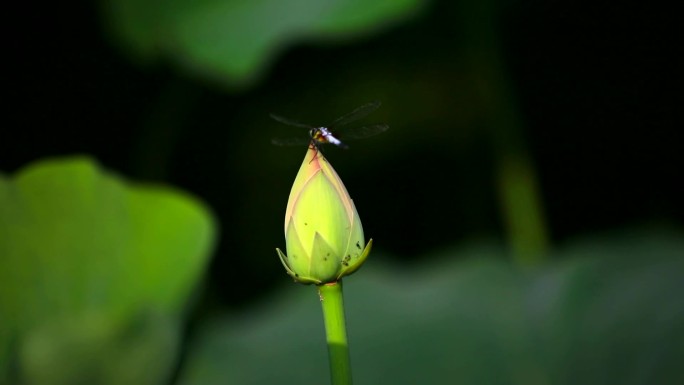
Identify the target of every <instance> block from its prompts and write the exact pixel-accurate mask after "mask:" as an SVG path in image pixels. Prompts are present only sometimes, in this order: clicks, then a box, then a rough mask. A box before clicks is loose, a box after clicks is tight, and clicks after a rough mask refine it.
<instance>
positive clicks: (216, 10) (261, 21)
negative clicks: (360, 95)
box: [103, 0, 425, 85]
mask: <svg viewBox="0 0 684 385" xmlns="http://www.w3.org/2000/svg"><path fill="white" fill-rule="evenodd" d="M424 2H425V1H424V0H398V1H397V0H372V1H364V0H331V1H317V0H295V1H279V0H255V1H252V0H202V1H192V0H173V1H164V2H159V1H153V0H143V1H140V0H103V9H104V14H105V18H106V22H107V23H108V25H109V26H110V28H111V32H112V34H113V36H114V38H115V39H116V40H118V43H119V45H120V46H122V47H124V49H125V51H126V52H127V53H129V54H132V55H133V56H135V57H137V58H138V59H142V60H145V61H149V60H152V59H154V58H156V57H158V56H161V57H168V58H171V59H173V61H175V62H176V63H178V64H180V65H181V66H183V67H184V68H186V69H188V70H189V71H190V72H192V73H194V74H197V75H201V76H203V77H210V78H212V79H213V80H215V81H218V82H220V83H224V84H228V85H247V84H250V83H252V82H253V81H254V80H256V78H257V77H258V75H261V74H262V72H263V71H264V70H265V69H266V67H268V65H269V64H270V63H271V62H272V60H273V57H274V55H276V54H277V53H279V52H281V51H282V50H283V49H284V48H286V47H287V46H289V45H292V44H293V43H295V42H300V41H321V40H325V41H333V40H350V39H351V38H358V37H360V36H363V35H366V34H369V33H372V32H376V31H378V30H382V29H384V28H386V27H387V26H389V25H391V24H394V23H396V22H398V21H400V20H402V19H405V18H407V17H409V16H411V15H413V14H414V13H415V12H416V11H418V10H419V8H420V6H421V5H422V4H423V3H424Z"/></svg>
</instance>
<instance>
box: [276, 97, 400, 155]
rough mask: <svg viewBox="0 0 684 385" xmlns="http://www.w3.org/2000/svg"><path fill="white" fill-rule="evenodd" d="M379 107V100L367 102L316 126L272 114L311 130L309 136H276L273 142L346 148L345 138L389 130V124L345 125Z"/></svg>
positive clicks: (355, 137)
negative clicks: (323, 124)
mask: <svg viewBox="0 0 684 385" xmlns="http://www.w3.org/2000/svg"><path fill="white" fill-rule="evenodd" d="M379 107H380V102H379V101H374V102H370V103H366V104H364V105H362V106H360V107H357V108H356V109H354V110H353V111H352V112H349V113H347V114H345V115H342V116H341V117H339V118H337V119H335V120H334V121H333V122H332V123H330V124H328V125H326V126H320V127H316V126H313V125H310V124H306V123H301V122H298V121H296V120H292V119H288V118H284V117H282V116H279V115H275V114H271V118H273V119H274V120H276V121H278V122H280V123H283V124H286V125H288V126H294V127H301V128H306V129H308V130H309V137H308V138H306V137H303V136H302V137H295V138H274V139H273V140H272V141H271V142H272V143H273V144H276V145H279V146H294V145H307V144H308V145H309V146H311V147H312V148H314V149H316V150H320V146H321V145H323V144H333V145H335V146H337V147H340V148H344V149H346V148H349V146H348V145H347V144H346V143H344V142H343V140H344V141H347V140H353V139H362V138H366V137H369V136H373V135H377V134H379V133H381V132H385V131H387V129H388V128H389V126H388V125H386V124H373V125H370V126H363V127H344V126H347V125H348V124H350V123H353V122H355V121H357V120H359V119H361V118H364V117H365V116H367V115H368V114H370V113H371V112H373V111H375V110H377V109H378V108H379ZM343 127H344V128H343ZM338 130H339V131H338ZM338 133H339V134H338Z"/></svg>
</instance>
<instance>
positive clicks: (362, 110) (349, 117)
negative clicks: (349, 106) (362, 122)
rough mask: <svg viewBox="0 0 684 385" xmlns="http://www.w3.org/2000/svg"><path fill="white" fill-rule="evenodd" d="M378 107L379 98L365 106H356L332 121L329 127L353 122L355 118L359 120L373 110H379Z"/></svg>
mask: <svg viewBox="0 0 684 385" xmlns="http://www.w3.org/2000/svg"><path fill="white" fill-rule="evenodd" d="M378 107H380V102H379V101H377V100H376V101H374V102H370V103H366V104H364V105H363V106H361V107H358V108H356V109H355V110H354V111H352V112H350V113H348V114H346V115H343V116H341V117H339V118H337V119H336V120H335V121H334V122H332V123H330V125H329V126H328V128H334V127H340V126H344V125H345V124H348V123H351V122H353V121H355V120H359V119H361V118H363V117H364V116H366V115H368V114H370V113H371V112H373V111H375V110H377V109H378Z"/></svg>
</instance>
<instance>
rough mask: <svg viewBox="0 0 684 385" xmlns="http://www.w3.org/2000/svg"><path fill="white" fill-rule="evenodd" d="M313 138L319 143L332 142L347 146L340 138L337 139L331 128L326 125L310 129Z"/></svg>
mask: <svg viewBox="0 0 684 385" xmlns="http://www.w3.org/2000/svg"><path fill="white" fill-rule="evenodd" d="M309 135H311V139H313V140H314V141H315V142H317V143H319V144H320V143H332V144H334V145H336V146H342V147H346V146H345V145H344V144H343V143H342V142H341V141H340V140H339V139H337V138H336V137H335V136H334V135H333V134H332V132H330V130H328V129H327V128H326V127H316V128H312V129H311V131H309Z"/></svg>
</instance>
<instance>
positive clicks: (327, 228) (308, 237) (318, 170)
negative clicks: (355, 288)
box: [276, 147, 373, 285]
mask: <svg viewBox="0 0 684 385" xmlns="http://www.w3.org/2000/svg"><path fill="white" fill-rule="evenodd" d="M285 241H286V244H287V255H285V254H284V253H283V252H282V251H281V250H280V249H276V251H277V252H278V256H279V257H280V261H281V262H282V263H283V266H284V267H285V270H287V273H288V274H289V275H290V276H291V277H292V278H294V280H295V281H297V282H300V283H304V284H311V283H313V284H317V285H321V284H324V283H329V282H335V281H338V280H339V279H340V278H342V277H343V276H345V275H349V274H351V273H353V272H354V271H356V270H357V269H358V268H359V267H361V264H363V262H364V261H365V259H366V258H367V257H368V253H369V252H370V249H371V246H372V244H373V240H372V239H371V240H370V241H369V242H368V244H367V245H366V244H365V242H364V238H363V228H362V227H361V220H360V219H359V214H358V213H357V212H356V207H355V206H354V202H353V201H352V200H351V198H350V197H349V193H348V192H347V189H346V188H345V187H344V184H342V180H340V177H339V176H338V175H337V173H336V172H335V170H334V169H333V168H332V166H331V165H330V163H329V162H328V160H327V159H326V158H325V157H324V156H323V154H322V153H321V152H320V151H318V149H316V148H315V147H310V148H309V149H308V151H307V153H306V156H305V157H304V161H303V162H302V165H301V167H300V169H299V173H298V174H297V177H296V178H295V181H294V185H293V186H292V191H290V198H289V200H288V202H287V210H286V212H285Z"/></svg>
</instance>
